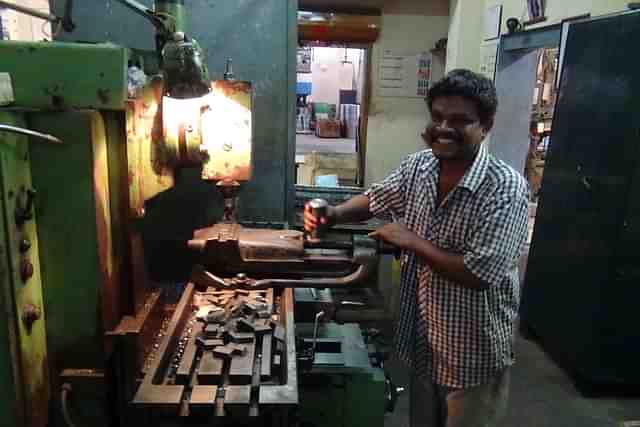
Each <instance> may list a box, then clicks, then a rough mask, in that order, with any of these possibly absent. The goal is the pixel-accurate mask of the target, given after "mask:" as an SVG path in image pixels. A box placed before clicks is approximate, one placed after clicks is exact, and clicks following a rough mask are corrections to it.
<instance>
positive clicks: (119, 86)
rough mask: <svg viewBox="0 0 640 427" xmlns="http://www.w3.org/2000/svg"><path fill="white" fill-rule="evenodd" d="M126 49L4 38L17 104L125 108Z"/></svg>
mask: <svg viewBox="0 0 640 427" xmlns="http://www.w3.org/2000/svg"><path fill="white" fill-rule="evenodd" d="M128 56H129V54H128V51H127V49H124V48H122V47H119V46H115V45H112V44H80V43H57V42H46V43H44V42H15V41H0V72H8V73H9V74H10V75H11V80H12V82H13V87H14V93H15V103H14V105H15V106H17V107H26V108H39V109H47V110H51V109H54V110H60V109H70V108H87V109H91V108H96V109H105V110H123V109H124V105H125V101H126V99H127V60H128Z"/></svg>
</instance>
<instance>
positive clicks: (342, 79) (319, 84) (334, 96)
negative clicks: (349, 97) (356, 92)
mask: <svg viewBox="0 0 640 427" xmlns="http://www.w3.org/2000/svg"><path fill="white" fill-rule="evenodd" d="M362 55H364V52H363V51H362V50H361V49H347V60H348V61H351V62H352V63H353V65H352V64H342V61H344V49H343V48H327V47H320V48H314V49H313V63H312V64H311V72H312V74H311V80H312V83H313V87H312V92H311V98H312V100H313V102H328V103H329V104H335V105H337V104H338V103H339V94H340V92H339V91H340V89H351V87H352V80H353V74H354V69H355V76H356V82H357V80H358V73H359V68H360V58H361V56H362ZM357 87H358V85H357V84H356V88H357Z"/></svg>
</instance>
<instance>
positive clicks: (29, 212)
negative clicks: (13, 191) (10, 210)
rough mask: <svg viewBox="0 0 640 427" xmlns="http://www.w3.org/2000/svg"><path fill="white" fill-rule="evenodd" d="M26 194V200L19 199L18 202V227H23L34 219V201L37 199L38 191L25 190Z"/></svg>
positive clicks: (16, 214) (16, 213)
mask: <svg viewBox="0 0 640 427" xmlns="http://www.w3.org/2000/svg"><path fill="white" fill-rule="evenodd" d="M23 191H24V193H25V199H24V200H23V198H22V197H19V198H18V200H17V201H16V202H17V203H16V212H15V216H16V225H17V226H18V227H20V226H22V224H24V223H25V222H27V221H28V220H30V219H33V200H34V199H35V197H36V190H32V189H28V190H23Z"/></svg>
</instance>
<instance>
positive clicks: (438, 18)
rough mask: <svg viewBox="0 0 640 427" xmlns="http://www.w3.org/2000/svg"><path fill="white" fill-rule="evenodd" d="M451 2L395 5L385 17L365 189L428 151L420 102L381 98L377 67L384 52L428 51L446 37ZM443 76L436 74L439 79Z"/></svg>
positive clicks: (375, 59) (402, 0)
mask: <svg viewBox="0 0 640 427" xmlns="http://www.w3.org/2000/svg"><path fill="white" fill-rule="evenodd" d="M448 14H449V2H448V1H447V0H434V1H429V2H425V1H423V0H390V1H388V2H386V3H385V7H384V9H383V14H382V31H381V34H380V37H379V39H378V41H377V42H376V43H375V44H374V46H373V52H372V67H371V69H372V97H371V103H370V110H369V123H368V127H367V147H366V168H365V186H368V185H370V184H372V183H373V182H377V181H379V180H381V179H383V178H384V177H385V176H386V175H388V174H389V172H391V171H392V170H393V169H395V168H396V167H397V166H398V165H399V164H400V162H401V161H402V159H404V158H405V157H406V156H407V155H409V154H411V153H414V152H416V151H419V150H422V149H423V148H424V143H423V141H422V138H421V137H420V133H421V132H422V131H423V130H424V128H425V125H426V123H427V120H428V113H427V108H426V104H425V102H424V100H423V99H421V98H389V97H381V96H379V94H378V87H377V79H378V67H379V63H380V58H381V56H382V52H383V50H385V49H397V50H402V51H407V52H415V53H419V52H423V51H427V52H428V51H429V50H430V49H432V48H433V47H434V46H435V43H436V42H437V41H438V40H439V39H441V38H443V37H447V31H448V28H449V17H448ZM441 75H442V73H435V75H434V78H436V79H437V78H438V77H440V76H441Z"/></svg>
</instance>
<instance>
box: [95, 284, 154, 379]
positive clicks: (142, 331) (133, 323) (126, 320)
mask: <svg viewBox="0 0 640 427" xmlns="http://www.w3.org/2000/svg"><path fill="white" fill-rule="evenodd" d="M160 297H161V294H160V292H159V291H155V292H151V293H150V294H149V295H148V297H147V299H146V301H145V302H144V304H142V307H141V309H140V310H139V311H138V313H136V315H135V316H124V317H123V318H122V319H121V321H120V323H119V324H118V326H117V327H116V328H115V329H113V330H112V331H108V332H107V333H106V338H107V343H109V342H110V341H113V340H116V339H117V338H118V337H128V338H129V339H130V340H131V341H132V345H133V347H134V348H133V351H134V353H135V369H136V370H137V371H144V362H145V360H146V359H147V357H148V355H149V352H150V351H151V350H152V348H153V345H154V344H155V343H156V342H158V341H159V339H160V338H162V337H163V336H164V333H163V332H162V322H163V319H164V315H165V307H164V306H163V304H162V302H161V300H160ZM111 346H113V344H112V345H110V347H111Z"/></svg>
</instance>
